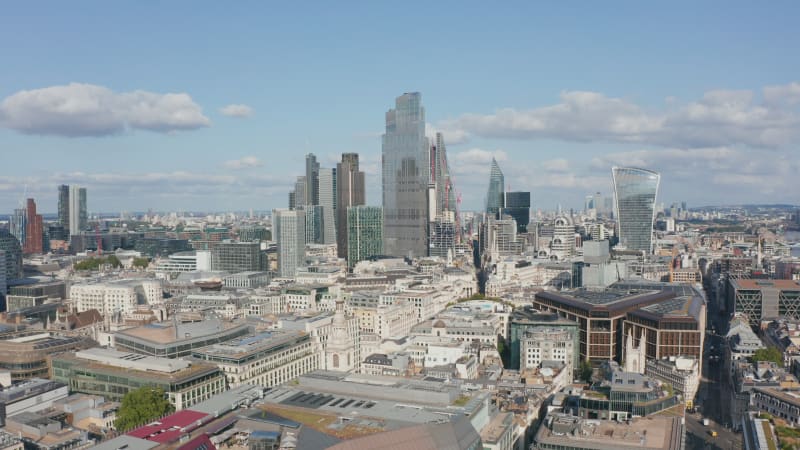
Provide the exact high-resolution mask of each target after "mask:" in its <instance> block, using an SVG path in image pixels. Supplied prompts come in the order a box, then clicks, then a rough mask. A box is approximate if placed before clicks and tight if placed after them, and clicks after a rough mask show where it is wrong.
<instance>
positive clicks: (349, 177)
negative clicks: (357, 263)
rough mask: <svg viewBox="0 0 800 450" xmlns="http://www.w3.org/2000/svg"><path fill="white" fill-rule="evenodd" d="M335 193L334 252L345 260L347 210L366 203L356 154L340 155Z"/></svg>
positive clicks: (362, 175) (361, 173) (362, 176)
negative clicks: (340, 160)
mask: <svg viewBox="0 0 800 450" xmlns="http://www.w3.org/2000/svg"><path fill="white" fill-rule="evenodd" d="M336 191H337V193H336V252H337V255H338V256H339V257H340V258H345V259H347V208H349V207H351V206H360V205H363V204H364V203H366V192H365V188H364V172H361V171H359V170H358V153H342V162H340V163H338V164H337V165H336Z"/></svg>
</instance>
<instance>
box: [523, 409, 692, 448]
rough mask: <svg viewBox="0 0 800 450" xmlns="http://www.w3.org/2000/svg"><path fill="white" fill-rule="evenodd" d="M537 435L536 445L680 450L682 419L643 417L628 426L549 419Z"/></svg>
mask: <svg viewBox="0 0 800 450" xmlns="http://www.w3.org/2000/svg"><path fill="white" fill-rule="evenodd" d="M551 419H552V423H550V424H548V423H545V424H543V425H542V426H541V427H539V431H538V432H537V433H536V438H535V441H536V442H541V443H546V444H549V445H562V446H564V447H567V448H574V447H579V448H584V449H592V450H619V449H628V448H636V449H647V450H673V449H674V450H678V449H680V448H681V447H680V445H681V425H680V420H681V419H680V418H679V417H644V418H639V419H634V420H632V421H630V422H629V423H618V422H615V421H611V420H584V419H580V418H577V417H574V416H565V415H558V416H548V417H547V418H546V419H545V421H549V420H551Z"/></svg>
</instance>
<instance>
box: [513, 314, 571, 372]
mask: <svg viewBox="0 0 800 450" xmlns="http://www.w3.org/2000/svg"><path fill="white" fill-rule="evenodd" d="M577 337H578V336H577V333H576V330H574V329H573V327H563V328H562V327H557V326H556V327H550V328H545V327H536V328H533V329H528V330H527V331H525V333H524V334H523V335H522V339H520V358H519V359H520V369H523V370H524V369H540V368H542V367H543V366H542V364H543V363H548V362H559V363H562V364H564V369H565V370H566V371H567V380H569V381H572V379H573V373H574V370H575V359H576V357H577V356H578V351H577V345H576V340H577Z"/></svg>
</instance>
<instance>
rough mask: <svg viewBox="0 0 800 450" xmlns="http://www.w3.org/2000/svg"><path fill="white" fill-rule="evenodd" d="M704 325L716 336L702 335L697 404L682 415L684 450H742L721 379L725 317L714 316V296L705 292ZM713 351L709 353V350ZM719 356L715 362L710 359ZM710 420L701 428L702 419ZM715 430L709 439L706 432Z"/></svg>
mask: <svg viewBox="0 0 800 450" xmlns="http://www.w3.org/2000/svg"><path fill="white" fill-rule="evenodd" d="M708 297H709V300H708V308H707V314H708V316H707V323H709V324H714V327H715V329H716V331H717V334H711V333H708V334H706V341H705V349H704V352H703V376H702V378H701V380H700V389H699V391H698V394H697V402H696V404H698V405H701V406H700V411H699V412H698V413H696V414H689V413H687V414H686V448H687V449H719V450H723V449H724V450H728V449H734V450H738V449H742V448H743V445H742V435H741V433H735V432H733V431H732V430H731V423H730V422H731V418H730V416H729V415H728V411H730V399H731V396H730V386H729V385H728V380H727V376H725V370H727V369H726V368H725V365H724V363H723V361H722V359H723V354H722V352H721V350H722V348H723V345H724V340H723V338H722V336H724V333H725V332H726V331H727V329H728V324H727V320H726V317H725V316H724V315H721V314H719V313H718V311H719V308H718V306H717V304H716V301H715V300H714V295H713V294H712V293H708ZM712 348H713V350H712ZM713 356H719V359H716V358H712V357H713ZM704 417H705V418H708V419H709V420H710V424H709V426H707V427H706V426H704V425H703V423H702V421H703V418H704ZM711 430H713V431H716V432H717V437H712V436H711V434H710V431H711Z"/></svg>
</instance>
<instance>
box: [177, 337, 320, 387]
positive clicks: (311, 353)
mask: <svg viewBox="0 0 800 450" xmlns="http://www.w3.org/2000/svg"><path fill="white" fill-rule="evenodd" d="M192 357H193V358H195V359H198V360H201V361H207V362H209V363H212V364H215V365H217V366H219V368H220V369H221V370H222V371H223V372H224V373H225V377H226V379H227V384H228V386H229V387H238V386H241V385H242V384H258V385H260V386H266V387H271V386H276V385H279V384H282V383H285V382H287V381H289V380H292V379H294V378H296V377H298V376H300V375H302V374H304V373H307V372H311V371H313V370H317V369H319V368H320V365H321V360H322V352H321V346H320V345H318V344H317V343H315V342H314V340H313V339H312V338H311V336H310V335H309V334H308V333H304V332H300V331H271V332H263V333H260V334H256V335H252V336H246V337H243V338H241V339H237V340H234V341H229V342H225V343H221V344H215V345H212V346H210V347H206V348H204V349H200V350H197V351H194V352H192Z"/></svg>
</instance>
